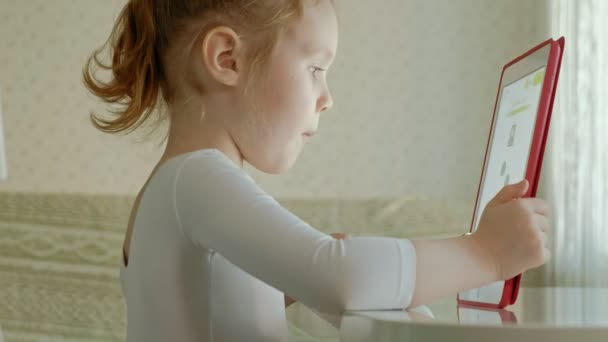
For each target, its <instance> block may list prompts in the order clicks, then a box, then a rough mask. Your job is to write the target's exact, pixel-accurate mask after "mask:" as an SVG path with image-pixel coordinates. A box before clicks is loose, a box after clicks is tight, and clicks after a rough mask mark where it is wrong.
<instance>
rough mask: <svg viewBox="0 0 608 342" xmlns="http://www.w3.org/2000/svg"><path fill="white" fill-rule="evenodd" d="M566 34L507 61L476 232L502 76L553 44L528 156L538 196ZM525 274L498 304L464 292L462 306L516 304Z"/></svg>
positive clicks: (530, 189)
mask: <svg viewBox="0 0 608 342" xmlns="http://www.w3.org/2000/svg"><path fill="white" fill-rule="evenodd" d="M564 43H565V39H564V37H561V38H559V39H558V40H553V39H549V40H546V41H544V42H542V43H541V44H539V45H537V46H535V47H534V48H532V49H530V50H529V51H527V52H526V53H524V54H523V55H521V56H519V57H517V58H515V59H514V60H512V61H511V62H509V63H507V64H506V65H505V66H504V67H503V69H502V73H501V76H500V82H499V83H498V93H497V94H496V102H495V104H494V114H493V116H492V126H491V129H490V134H489V135H488V143H487V145H486V154H485V158H484V161H483V167H482V169H481V170H482V171H481V172H482V176H481V177H482V178H481V180H480V182H479V187H478V189H477V199H476V201H475V207H474V208H475V210H474V211H473V218H472V219H471V227H470V230H469V231H470V232H472V231H473V229H474V227H473V224H474V222H475V215H476V211H477V203H478V201H479V196H480V194H481V185H482V184H483V172H484V170H485V167H486V162H487V159H488V153H489V149H490V142H491V141H490V139H491V137H492V131H493V129H494V125H495V122H496V110H497V108H498V98H499V95H500V90H501V86H502V79H503V76H504V73H505V70H506V69H507V68H509V67H510V66H512V65H514V64H515V63H517V62H519V61H521V60H522V59H524V58H525V57H527V56H529V55H531V54H533V53H534V52H536V51H538V50H539V49H541V48H543V47H546V46H547V45H549V44H550V45H551V50H550V52H549V57H548V60H547V67H546V71H545V79H544V82H543V89H542V92H541V96H540V100H539V101H540V102H539V105H538V113H537V117H536V124H535V128H534V137H533V138H532V145H531V147H530V156H529V159H528V166H527V168H526V179H527V180H528V183H529V187H528V191H527V193H526V194H524V196H523V197H534V196H536V189H537V187H538V180H539V178H540V170H541V166H542V161H543V155H544V152H545V143H546V140H547V133H548V130H549V123H550V121H551V112H552V110H553V100H554V98H555V91H556V89H557V80H558V77H559V70H560V67H561V62H562V55H563V52H564ZM479 210H483V208H479ZM521 277H522V275H521V274H519V275H517V276H515V277H513V278H511V279H508V280H505V284H504V288H503V293H502V297H501V300H500V302H499V303H498V304H494V303H486V302H474V301H469V300H462V299H460V295H458V296H457V298H456V299H457V301H458V303H459V304H462V305H471V306H477V307H488V308H504V307H506V306H508V305H511V304H514V303H515V301H516V300H517V294H518V292H519V284H520V282H521Z"/></svg>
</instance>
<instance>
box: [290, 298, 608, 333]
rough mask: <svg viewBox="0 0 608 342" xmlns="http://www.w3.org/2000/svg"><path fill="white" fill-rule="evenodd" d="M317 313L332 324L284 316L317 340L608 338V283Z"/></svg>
mask: <svg viewBox="0 0 608 342" xmlns="http://www.w3.org/2000/svg"><path fill="white" fill-rule="evenodd" d="M296 310H298V309H296ZM308 312H309V315H314V313H312V311H308ZM321 316H322V318H323V319H324V320H326V321H327V322H331V325H329V324H326V326H322V327H321V326H320V325H319V324H313V323H311V322H314V320H312V319H311V318H310V317H307V316H306V314H300V315H298V314H297V313H294V312H292V313H290V315H288V318H289V319H290V322H291V323H292V324H293V325H294V326H296V327H298V328H299V329H302V331H304V332H307V333H308V334H310V336H311V337H315V338H316V339H317V340H318V341H337V340H339V341H349V342H350V341H357V342H358V341H453V342H457V341H497V342H500V341H509V342H513V341H524V342H525V341H535V342H536V341H552V342H562V341H564V342H565V341H568V342H571V341H575V342H586V341H594V342H595V341H608V288H597V289H596V288H521V289H520V293H519V298H518V300H517V302H516V303H515V305H512V306H510V307H507V308H505V309H502V310H482V309H476V308H464V307H458V306H457V303H456V298H455V297H454V298H444V299H442V300H439V301H437V302H435V303H432V304H429V305H428V306H422V307H418V308H415V309H412V310H408V311H404V310H393V311H352V312H347V313H345V314H344V315H342V316H340V317H331V316H327V315H321ZM299 323H300V324H299ZM319 327H321V328H319ZM328 327H331V328H328ZM317 328H319V329H318V330H317V331H315V329H317ZM331 329H333V332H332V331H331Z"/></svg>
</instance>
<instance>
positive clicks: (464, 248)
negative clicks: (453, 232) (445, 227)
mask: <svg viewBox="0 0 608 342" xmlns="http://www.w3.org/2000/svg"><path fill="white" fill-rule="evenodd" d="M477 240H478V239H477V237H476V234H473V235H469V236H461V237H455V238H448V239H435V240H412V242H413V244H414V246H415V248H416V286H415V288H414V295H413V296H412V302H411V303H410V306H411V307H416V306H419V305H421V304H426V303H429V302H432V301H433V300H434V299H437V298H441V297H444V296H448V295H454V294H455V293H457V292H460V291H464V290H468V289H471V288H476V287H480V286H482V285H484V284H488V283H491V282H494V281H498V280H499V275H498V270H497V269H496V268H495V266H494V265H495V263H494V261H493V260H491V258H490V256H489V255H487V253H486V252H485V249H484V248H481V246H480V245H479V243H478V241H477Z"/></svg>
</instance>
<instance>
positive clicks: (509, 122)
mask: <svg viewBox="0 0 608 342" xmlns="http://www.w3.org/2000/svg"><path fill="white" fill-rule="evenodd" d="M544 79H545V66H543V67H541V68H538V69H536V70H534V71H533V72H531V73H529V74H527V75H526V76H524V77H522V78H520V79H518V80H516V81H513V82H511V83H509V84H507V85H506V86H504V87H503V88H502V94H501V95H500V100H499V101H500V102H499V104H498V113H497V116H496V119H495V124H494V132H493V133H492V135H493V138H492V141H491V146H490V153H489V156H488V160H487V162H486V170H485V174H484V181H483V185H482V188H481V194H480V196H479V201H478V207H477V211H476V214H475V221H474V224H473V228H474V230H477V224H478V223H479V219H480V218H481V214H482V213H483V209H485V207H486V205H487V204H488V202H489V201H490V200H491V199H492V198H493V197H494V196H495V195H496V194H497V193H498V192H499V191H500V190H501V189H502V188H503V187H504V186H505V185H507V184H513V183H517V182H519V181H521V180H522V179H524V177H525V175H526V168H527V166H528V157H529V154H530V148H531V145H532V138H533V135H534V127H535V123H536V116H537V112H538V105H539V102H540V94H541V90H542V87H543V81H544ZM530 186H531V185H530Z"/></svg>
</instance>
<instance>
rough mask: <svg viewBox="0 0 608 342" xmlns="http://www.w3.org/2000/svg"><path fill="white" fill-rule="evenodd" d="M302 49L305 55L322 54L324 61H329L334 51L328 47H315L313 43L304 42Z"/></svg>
mask: <svg viewBox="0 0 608 342" xmlns="http://www.w3.org/2000/svg"><path fill="white" fill-rule="evenodd" d="M304 51H305V52H306V55H307V56H322V58H323V59H324V60H325V61H328V62H329V61H330V60H331V59H332V58H333V57H334V53H333V52H332V51H331V49H330V48H328V47H322V48H319V47H315V46H314V45H313V44H306V45H305V47H304Z"/></svg>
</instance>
